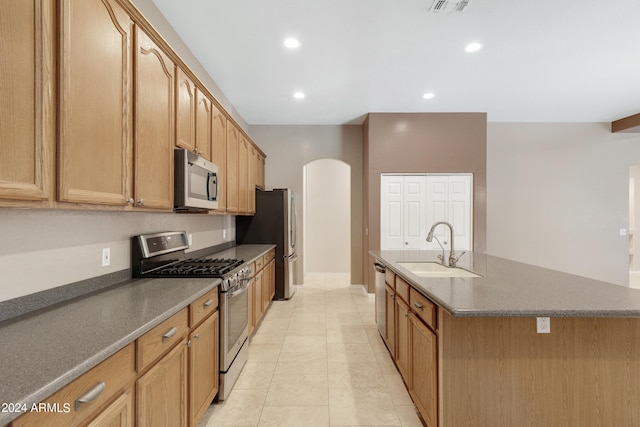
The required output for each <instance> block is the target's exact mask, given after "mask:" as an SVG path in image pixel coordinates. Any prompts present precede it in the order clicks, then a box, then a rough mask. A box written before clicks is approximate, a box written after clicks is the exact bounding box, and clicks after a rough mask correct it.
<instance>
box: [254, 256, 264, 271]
mask: <svg viewBox="0 0 640 427" xmlns="http://www.w3.org/2000/svg"><path fill="white" fill-rule="evenodd" d="M265 256H266V255H265ZM263 267H264V257H262V256H261V257H258V259H256V270H255V271H260V270H262V268H263Z"/></svg>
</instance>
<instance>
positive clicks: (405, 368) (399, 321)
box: [395, 298, 411, 387]
mask: <svg viewBox="0 0 640 427" xmlns="http://www.w3.org/2000/svg"><path fill="white" fill-rule="evenodd" d="M395 302H396V305H395V308H396V309H395V317H396V322H395V324H396V330H395V334H396V354H395V361H396V366H397V367H398V371H400V375H401V376H402V379H403V380H404V382H405V383H406V384H407V385H408V386H409V387H411V383H410V381H411V379H410V377H409V375H410V371H409V369H410V363H411V359H410V355H411V328H410V323H409V316H410V314H409V306H408V305H407V304H406V303H405V302H404V301H403V300H402V299H400V298H396V299H395Z"/></svg>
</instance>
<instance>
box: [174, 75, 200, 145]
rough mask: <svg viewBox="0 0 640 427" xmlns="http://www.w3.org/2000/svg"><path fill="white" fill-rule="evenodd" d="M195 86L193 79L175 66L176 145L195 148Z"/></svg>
mask: <svg viewBox="0 0 640 427" xmlns="http://www.w3.org/2000/svg"><path fill="white" fill-rule="evenodd" d="M195 90H196V88H195V85H194V83H193V81H192V80H191V79H190V78H189V77H188V76H187V75H186V74H185V73H184V71H182V68H180V67H177V68H176V145H177V146H178V147H182V148H186V149H187V150H191V151H193V150H194V149H195V126H196V92H195Z"/></svg>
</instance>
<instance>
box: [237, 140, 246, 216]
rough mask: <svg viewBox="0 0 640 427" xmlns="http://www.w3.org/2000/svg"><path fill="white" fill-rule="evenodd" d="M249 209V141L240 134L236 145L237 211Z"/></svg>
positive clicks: (243, 211) (244, 211) (242, 211)
mask: <svg viewBox="0 0 640 427" xmlns="http://www.w3.org/2000/svg"><path fill="white" fill-rule="evenodd" d="M248 211H249V143H248V141H247V138H245V137H244V136H242V135H241V136H240V143H239V145H238V212H240V213H247V212H248Z"/></svg>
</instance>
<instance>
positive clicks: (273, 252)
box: [264, 249, 276, 264]
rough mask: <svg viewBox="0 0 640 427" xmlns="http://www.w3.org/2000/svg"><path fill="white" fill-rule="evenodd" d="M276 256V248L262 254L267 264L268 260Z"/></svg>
mask: <svg viewBox="0 0 640 427" xmlns="http://www.w3.org/2000/svg"><path fill="white" fill-rule="evenodd" d="M275 257H276V250H275V249H271V250H270V251H269V252H267V254H266V255H265V256H264V258H265V259H264V263H265V264H267V263H269V261H271V260H272V259H274V258H275Z"/></svg>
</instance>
